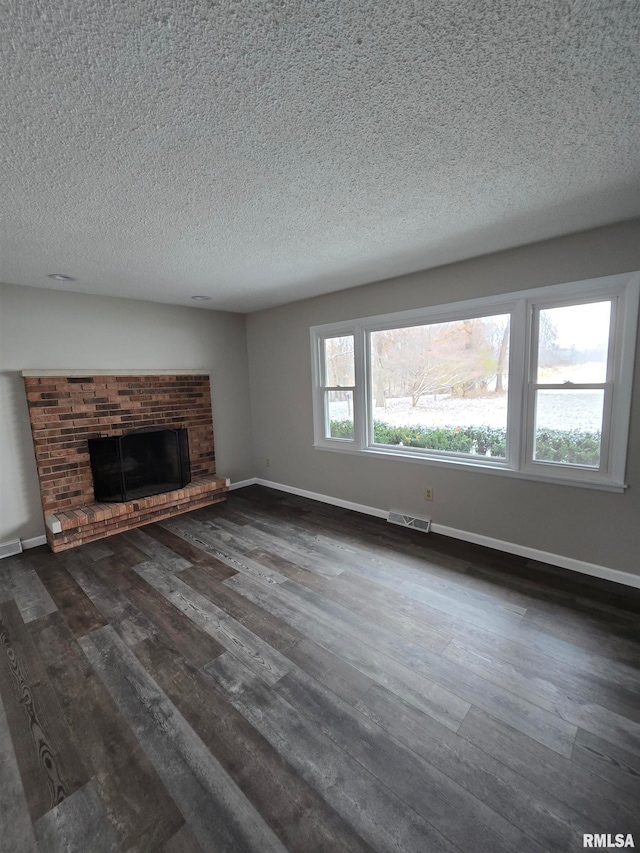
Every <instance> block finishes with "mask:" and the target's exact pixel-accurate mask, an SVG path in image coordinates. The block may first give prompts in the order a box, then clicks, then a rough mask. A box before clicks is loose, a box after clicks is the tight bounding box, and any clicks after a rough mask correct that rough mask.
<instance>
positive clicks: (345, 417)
mask: <svg viewBox="0 0 640 853" xmlns="http://www.w3.org/2000/svg"><path fill="white" fill-rule="evenodd" d="M324 393H325V412H326V413H327V426H326V429H325V438H347V439H353V391H325V392H324Z"/></svg>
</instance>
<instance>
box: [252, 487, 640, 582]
mask: <svg viewBox="0 0 640 853" xmlns="http://www.w3.org/2000/svg"><path fill="white" fill-rule="evenodd" d="M249 482H255V483H257V484H258V485H259V486H267V487H268V488H270V489H277V490H278V491H281V492H289V493H290V494H292V495H300V497H303V498H310V499H311V500H314V501H320V502H321V503H325V504H332V505H333V506H339V507H342V508H344V509H352V510H354V512H362V513H365V514H366V515H373V516H375V517H376V518H386V517H387V511H386V510H384V509H378V508H377V507H374V506H366V505H365V504H358V503H354V502H353V501H344V500H342V499H340V498H334V497H331V496H330V495H320V494H318V493H317V492H310V491H308V490H307V489H298V488H296V487H295V486H286V485H284V484H283V483H273V482H271V480H263V479H261V478H260V477H256V478H255V480H254V481H247V484H248V483H249ZM239 487H240V486H239V484H238V486H237V488H239ZM431 530H432V531H433V532H434V533H439V534H441V535H442V536H450V537H451V538H452V539H462V540H463V541H465V542H473V543H474V544H475V545H484V546H485V547H486V548H494V549H495V550H496V551H506V552H507V553H508V554H515V555H516V556H518V557H525V558H526V559H528V560H537V561H538V562H539V563H547V564H549V565H551V566H559V567H560V568H562V569H569V570H570V571H572V572H579V573H580V574H583V575H590V576H591V577H595V578H602V579H603V580H607V581H613V582H614V583H620V584H624V585H625V586H631V587H634V588H636V589H640V576H638V575H632V574H630V573H629V572H621V571H620V570H619V569H610V568H609V567H608V566H599V565H597V564H596V563H586V562H584V561H583V560H576V559H574V558H573V557H563V556H562V554H552V553H550V552H549V551H540V550H539V549H538V548H529V547H527V546H526V545H518V544H516V543H515V542H505V541H503V540H502V539H494V538H493V537H491V536H483V535H482V534H480V533H471V532H469V531H467V530H457V529H456V528H455V527H446V526H445V525H444V524H434V523H432V525H431Z"/></svg>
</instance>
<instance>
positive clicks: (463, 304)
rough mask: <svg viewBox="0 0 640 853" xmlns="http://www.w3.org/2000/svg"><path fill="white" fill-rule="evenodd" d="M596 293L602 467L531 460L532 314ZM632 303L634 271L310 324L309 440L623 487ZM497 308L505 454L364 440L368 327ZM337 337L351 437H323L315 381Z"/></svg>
mask: <svg viewBox="0 0 640 853" xmlns="http://www.w3.org/2000/svg"><path fill="white" fill-rule="evenodd" d="M599 297H602V298H603V299H606V300H611V301H612V318H611V330H612V334H611V335H610V341H609V352H610V359H609V367H608V375H607V383H606V384H609V383H611V392H610V393H609V394H607V393H606V392H605V406H609V415H608V417H606V418H605V421H604V424H603V439H602V451H603V456H605V457H607V458H606V460H605V461H606V466H605V465H604V464H603V461H602V460H601V467H600V469H596V468H592V467H587V466H570V465H566V466H560V465H558V464H557V463H550V462H545V461H536V460H534V459H533V458H532V450H533V447H532V430H533V429H534V415H535V412H534V410H533V409H532V405H533V401H534V400H535V391H534V392H533V395H532V388H531V386H532V379H533V378H537V376H536V377H533V375H532V371H533V369H534V362H535V357H534V351H533V346H534V344H535V343H536V339H535V329H534V328H533V318H534V315H535V312H536V311H537V312H539V311H540V310H541V309H542V308H544V307H560V306H561V305H562V304H567V305H574V304H580V303H586V302H595V301H597V300H598V298H599ZM639 306H640V272H637V271H635V272H631V273H623V274H618V275H613V276H606V277H602V278H597V279H591V280H585V281H577V282H570V283H566V284H559V285H549V286H546V287H541V288H533V289H528V290H525V291H519V292H518V291H515V292H510V293H505V294H496V295H493V296H488V297H479V298H474V299H468V300H464V301H460V302H450V303H446V304H443V305H433V306H428V307H426V308H419V309H410V310H408V311H400V312H394V313H389V314H379V315H375V316H372V317H364V318H358V319H353V320H349V321H341V322H336V323H327V324H323V325H320V326H313V327H311V330H310V332H311V355H312V370H313V423H314V445H313V446H314V448H315V449H317V450H329V451H333V452H338V453H351V454H355V455H359V456H369V457H371V456H374V457H378V458H388V459H389V458H396V459H402V460H404V461H411V462H419V463H422V464H428V465H435V466H438V467H440V466H444V467H453V468H456V469H458V470H468V471H484V472H485V473H490V474H499V475H502V476H508V477H516V478H519V479H525V480H536V481H542V482H550V483H563V484H568V485H574V486H580V487H583V488H593V489H603V490H607V491H615V492H623V491H624V489H625V488H626V483H625V481H624V478H625V468H626V455H627V443H628V433H629V421H630V414H631V394H632V387H633V370H634V359H635V341H636V332H637V323H638V308H639ZM498 313H504V314H507V313H509V314H510V315H511V326H510V346H509V396H508V415H507V418H508V421H507V422H508V431H507V449H506V458H505V459H497V458H496V457H488V458H487V457H484V456H482V457H480V456H478V457H473V456H470V455H468V454H457V453H453V452H448V451H429V450H425V449H422V448H408V447H402V448H398V447H396V446H392V445H389V446H386V445H378V444H376V445H374V444H373V443H372V441H371V439H372V428H373V424H372V418H373V409H372V407H371V394H372V390H371V388H370V385H371V383H370V382H369V376H370V375H371V354H370V335H371V332H375V331H381V330H384V329H391V328H393V329H395V328H402V327H407V326H415V325H420V324H424V323H438V322H446V321H448V320H463V319H467V318H470V317H474V318H475V317H482V316H487V315H492V314H498ZM338 335H353V336H354V358H355V386H354V387H353V386H349V388H346V386H345V388H344V389H341V390H353V416H354V438H353V439H342V438H326V437H325V432H324V423H325V409H324V393H325V391H326V387H325V386H323V385H322V384H321V383H322V381H323V342H324V340H325V339H326V338H329V337H335V336H338ZM514 344H515V345H514ZM536 356H537V354H536ZM581 384H582V383H581ZM596 384H599V385H603V384H605V383H596ZM605 440H606V444H605ZM530 451H531V453H530ZM527 454H529V455H527Z"/></svg>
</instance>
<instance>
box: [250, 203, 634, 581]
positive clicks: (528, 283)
mask: <svg viewBox="0 0 640 853" xmlns="http://www.w3.org/2000/svg"><path fill="white" fill-rule="evenodd" d="M638 268H640V220H635V221H632V222H627V223H621V224H618V225H614V226H610V227H606V228H601V229H597V230H593V231H589V232H585V233H583V234H579V235H572V236H568V237H564V238H559V239H556V240H550V241H546V242H544V243H538V244H535V245H531V246H527V247H523V248H519V249H514V250H511V251H508V252H502V253H499V254H494V255H487V256H484V257H481V258H476V259H473V260H469V261H464V262H461V263H458V264H452V265H450V266H446V267H441V268H439V269H434V270H430V271H425V272H421V273H416V274H413V275H408V276H403V277H401V278H397V279H391V280H388V281H383V282H378V283H375V284H369V285H365V286H363V287H358V288H352V289H350V290H346V291H341V292H338V293H334V294H330V295H328V296H324V297H319V298H316V299H309V300H304V301H301V302H296V303H292V304H289V305H285V306H283V307H280V308H274V309H271V310H267V311H261V312H256V313H254V314H250V315H248V317H247V337H248V348H249V372H250V383H251V404H252V413H253V418H252V421H253V429H254V438H253V444H254V452H255V459H256V474H257V476H259V477H262V478H264V479H267V480H270V481H273V482H276V483H281V484H284V485H288V486H294V487H297V488H300V489H308V490H310V491H313V492H317V493H320V494H325V495H330V496H332V497H335V498H340V499H342V500H347V501H353V502H355V503H360V504H365V505H369V506H373V507H376V508H379V509H383V510H387V509H390V508H397V509H401V510H403V511H405V512H408V513H413V514H422V515H424V514H429V515H430V516H431V517H432V518H433V520H434V522H437V523H440V524H442V525H446V526H448V527H452V528H456V529H459V530H463V531H469V532H472V533H476V534H481V535H485V536H490V537H493V538H495V539H499V540H502V541H506V542H512V543H516V544H518V545H521V546H524V547H530V548H536V549H539V550H542V551H546V552H550V553H552V554H558V555H561V556H564V557H567V558H572V559H575V560H580V561H584V562H588V563H595V564H597V565H601V566H606V567H610V568H613V569H618V570H621V571H626V572H630V573H632V574H636V575H640V368H637V369H636V376H635V389H634V403H633V410H632V423H631V434H630V451H629V457H628V467H627V482H628V483H629V488H628V490H627V492H626V493H625V494H612V493H608V492H602V491H594V490H587V489H580V488H576V487H572V486H564V485H552V484H543V483H536V482H528V481H524V480H517V479H509V478H506V477H500V476H495V475H490V474H485V473H481V472H475V471H474V472H463V471H458V470H452V469H450V468H443V467H435V466H430V465H429V464H428V463H426V462H425V463H424V464H418V463H415V462H404V461H401V460H399V459H379V458H362V457H357V456H349V455H345V454H338V453H330V452H324V451H318V450H314V449H313V447H312V445H313V422H312V405H311V363H310V343H309V328H310V326H313V325H317V324H321V323H330V322H336V321H339V320H345V319H351V318H355V317H366V316H369V315H375V314H382V313H385V312H391V311H401V310H404V309H409V308H418V307H424V306H429V305H437V304H441V303H446V302H452V301H455V300H463V299H468V298H472V297H475V296H488V295H491V294H497V293H507V292H510V291H515V290H521V289H522V290H524V289H528V288H532V287H538V286H539V287H542V286H545V285H549V284H558V283H561V282H565V281H575V280H580V279H585V278H593V277H596V276H602V275H609V274H613V273H619V272H628V271H630V270H636V269H638ZM637 361H638V359H636V363H637ZM266 459H269V460H270V463H271V464H270V467H266ZM427 485H428V486H431V487H433V488H434V493H435V494H434V497H435V500H434V501H433V503H430V504H425V502H424V496H423V493H424V488H425V486H427Z"/></svg>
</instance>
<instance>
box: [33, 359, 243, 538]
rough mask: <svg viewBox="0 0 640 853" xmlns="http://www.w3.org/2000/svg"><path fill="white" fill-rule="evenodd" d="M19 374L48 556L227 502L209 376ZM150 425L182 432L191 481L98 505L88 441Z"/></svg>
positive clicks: (59, 372) (99, 373) (149, 373)
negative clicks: (156, 492)
mask: <svg viewBox="0 0 640 853" xmlns="http://www.w3.org/2000/svg"><path fill="white" fill-rule="evenodd" d="M63 374H64V375H63ZM22 375H23V377H24V383H25V390H26V394H27V405H28V408H29V419H30V421H31V432H32V436H33V444H34V449H35V456H36V466H37V470H38V479H39V482H40V498H41V501H42V509H43V512H44V517H45V526H46V534H47V542H48V544H49V546H50V547H51V549H52V550H53V551H63V550H65V549H67V548H73V547H74V546H76V545H81V544H82V543H84V542H92V541H94V540H96V539H102V538H104V537H105V536H110V535H112V534H114V533H121V532H122V531H124V530H130V529H132V528H134V527H140V526H141V525H143V524H148V523H150V522H152V521H159V520H161V519H163V518H169V517H170V516H173V515H177V514H179V513H181V512H187V511H189V510H192V509H197V508H198V507H201V506H207V505H208V504H212V503H217V502H219V501H222V500H225V499H226V492H227V491H228V486H229V481H228V480H226V479H225V478H223V477H218V476H217V475H216V465H215V449H214V438H213V420H212V415H211V391H210V384H209V376H208V374H205V373H188V374H187V373H178V372H177V371H175V372H172V371H163V372H162V373H160V372H151V371H148V372H145V371H131V372H129V371H124V372H120V373H118V374H117V375H116V374H115V373H114V374H107V373H101V372H97V371H94V372H92V373H91V374H84V375H80V374H79V373H74V372H72V371H30V370H27V371H23V374H22ZM154 427H158V428H160V429H168V428H178V427H182V428H185V429H187V431H188V437H189V452H190V457H191V482H190V483H189V484H188V485H186V486H184V487H183V488H181V489H177V490H175V491H172V492H165V493H164V494H160V495H151V496H149V497H144V498H138V499H137V500H135V501H128V502H124V503H97V502H96V500H95V497H94V492H93V477H92V474H91V466H90V461H89V447H88V440H89V439H90V438H104V437H112V436H118V435H123V434H124V433H127V432H130V431H133V430H138V429H151V428H154Z"/></svg>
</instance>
